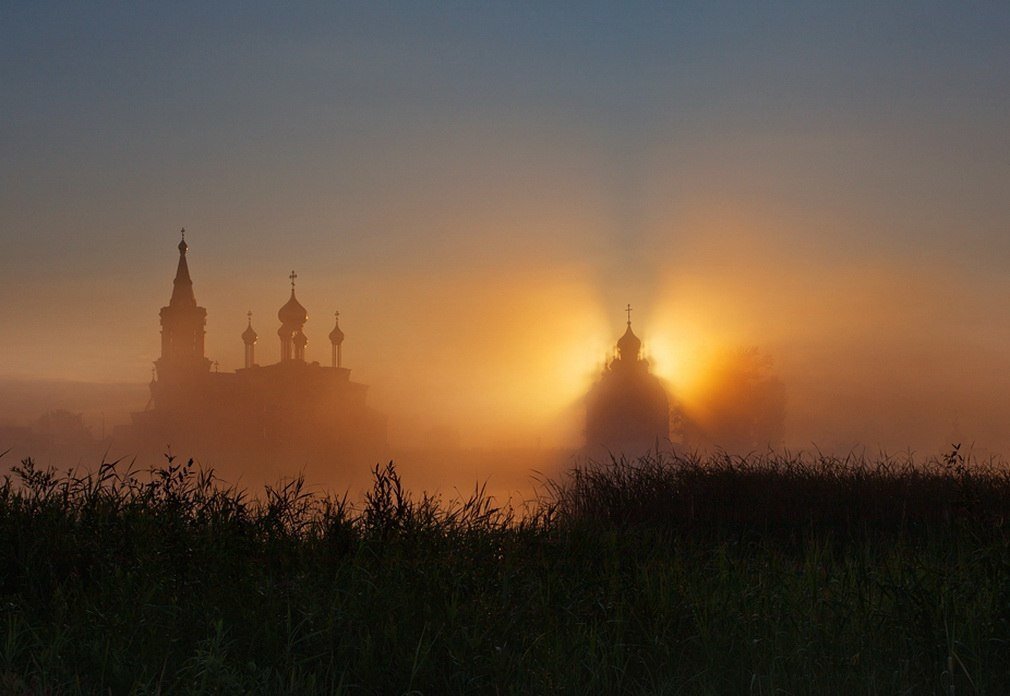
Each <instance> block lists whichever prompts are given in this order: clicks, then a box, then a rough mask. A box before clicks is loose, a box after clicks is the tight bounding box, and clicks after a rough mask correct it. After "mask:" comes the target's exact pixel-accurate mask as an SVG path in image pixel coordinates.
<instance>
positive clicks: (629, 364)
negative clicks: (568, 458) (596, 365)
mask: <svg viewBox="0 0 1010 696" xmlns="http://www.w3.org/2000/svg"><path fill="white" fill-rule="evenodd" d="M626 311H627V312H628V326H627V329H626V330H625V332H624V335H623V336H621V338H620V339H618V341H617V356H616V357H615V358H614V359H613V360H612V361H610V362H609V363H608V364H607V365H605V366H604V369H603V373H602V375H601V376H600V379H599V381H598V382H597V383H596V384H594V385H593V387H592V389H591V390H590V391H589V395H588V397H587V402H586V446H587V448H589V449H590V450H592V449H600V448H603V449H606V450H607V451H609V452H610V453H612V454H614V455H621V454H624V455H628V456H630V457H634V456H638V455H641V454H644V453H645V452H647V451H648V450H650V449H655V448H656V447H657V445H658V446H660V447H661V446H663V445H666V444H668V443H669V441H670V401H669V397H668V396H667V393H666V389H665V388H664V387H663V383H662V382H661V381H660V380H659V378H658V377H656V376H655V375H654V374H652V373H651V372H650V371H649V361H648V360H646V359H644V358H643V357H642V341H641V339H639V338H638V336H636V335H635V332H634V331H632V330H631V305H628V307H627V309H626Z"/></svg>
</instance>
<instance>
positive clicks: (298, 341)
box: [294, 330, 309, 348]
mask: <svg viewBox="0 0 1010 696" xmlns="http://www.w3.org/2000/svg"><path fill="white" fill-rule="evenodd" d="M294 342H295V345H296V346H298V347H299V348H304V347H305V345H306V344H307V343H308V342H309V339H308V337H306V336H305V334H304V333H302V332H301V330H299V331H296V332H295V335H294Z"/></svg>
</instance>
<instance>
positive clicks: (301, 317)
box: [277, 271, 309, 326]
mask: <svg viewBox="0 0 1010 696" xmlns="http://www.w3.org/2000/svg"><path fill="white" fill-rule="evenodd" d="M288 277H289V278H291V297H290V298H289V299H288V301H287V303H286V304H285V305H284V306H283V307H281V308H280V311H278V312H277V318H278V319H280V320H281V323H282V324H285V325H287V326H301V325H302V324H304V323H305V322H306V320H308V318H309V313H308V312H307V311H305V308H304V307H302V305H301V303H300V302H299V301H298V300H297V299H295V278H297V277H298V276H297V275H296V274H295V272H294V271H291V275H290V276H288Z"/></svg>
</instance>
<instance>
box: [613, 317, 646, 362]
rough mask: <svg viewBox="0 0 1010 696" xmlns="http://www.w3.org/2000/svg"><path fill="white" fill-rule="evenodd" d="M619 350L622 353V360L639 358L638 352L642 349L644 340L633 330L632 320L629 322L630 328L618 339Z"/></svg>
mask: <svg viewBox="0 0 1010 696" xmlns="http://www.w3.org/2000/svg"><path fill="white" fill-rule="evenodd" d="M617 350H618V351H620V353H621V360H637V359H638V354H639V352H641V350H642V340H641V339H640V338H639V337H638V336H636V335H635V332H634V331H632V330H631V322H630V321H629V322H628V329H627V331H625V332H624V335H623V336H621V338H620V339H618V341H617Z"/></svg>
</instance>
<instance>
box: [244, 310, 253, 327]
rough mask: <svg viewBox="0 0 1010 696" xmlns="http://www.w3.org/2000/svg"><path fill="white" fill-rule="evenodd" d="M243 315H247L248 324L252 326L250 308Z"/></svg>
mask: <svg viewBox="0 0 1010 696" xmlns="http://www.w3.org/2000/svg"><path fill="white" fill-rule="evenodd" d="M245 315H246V316H247V317H249V326H252V310H251V309H250V310H249V311H248V312H246V313H245Z"/></svg>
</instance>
